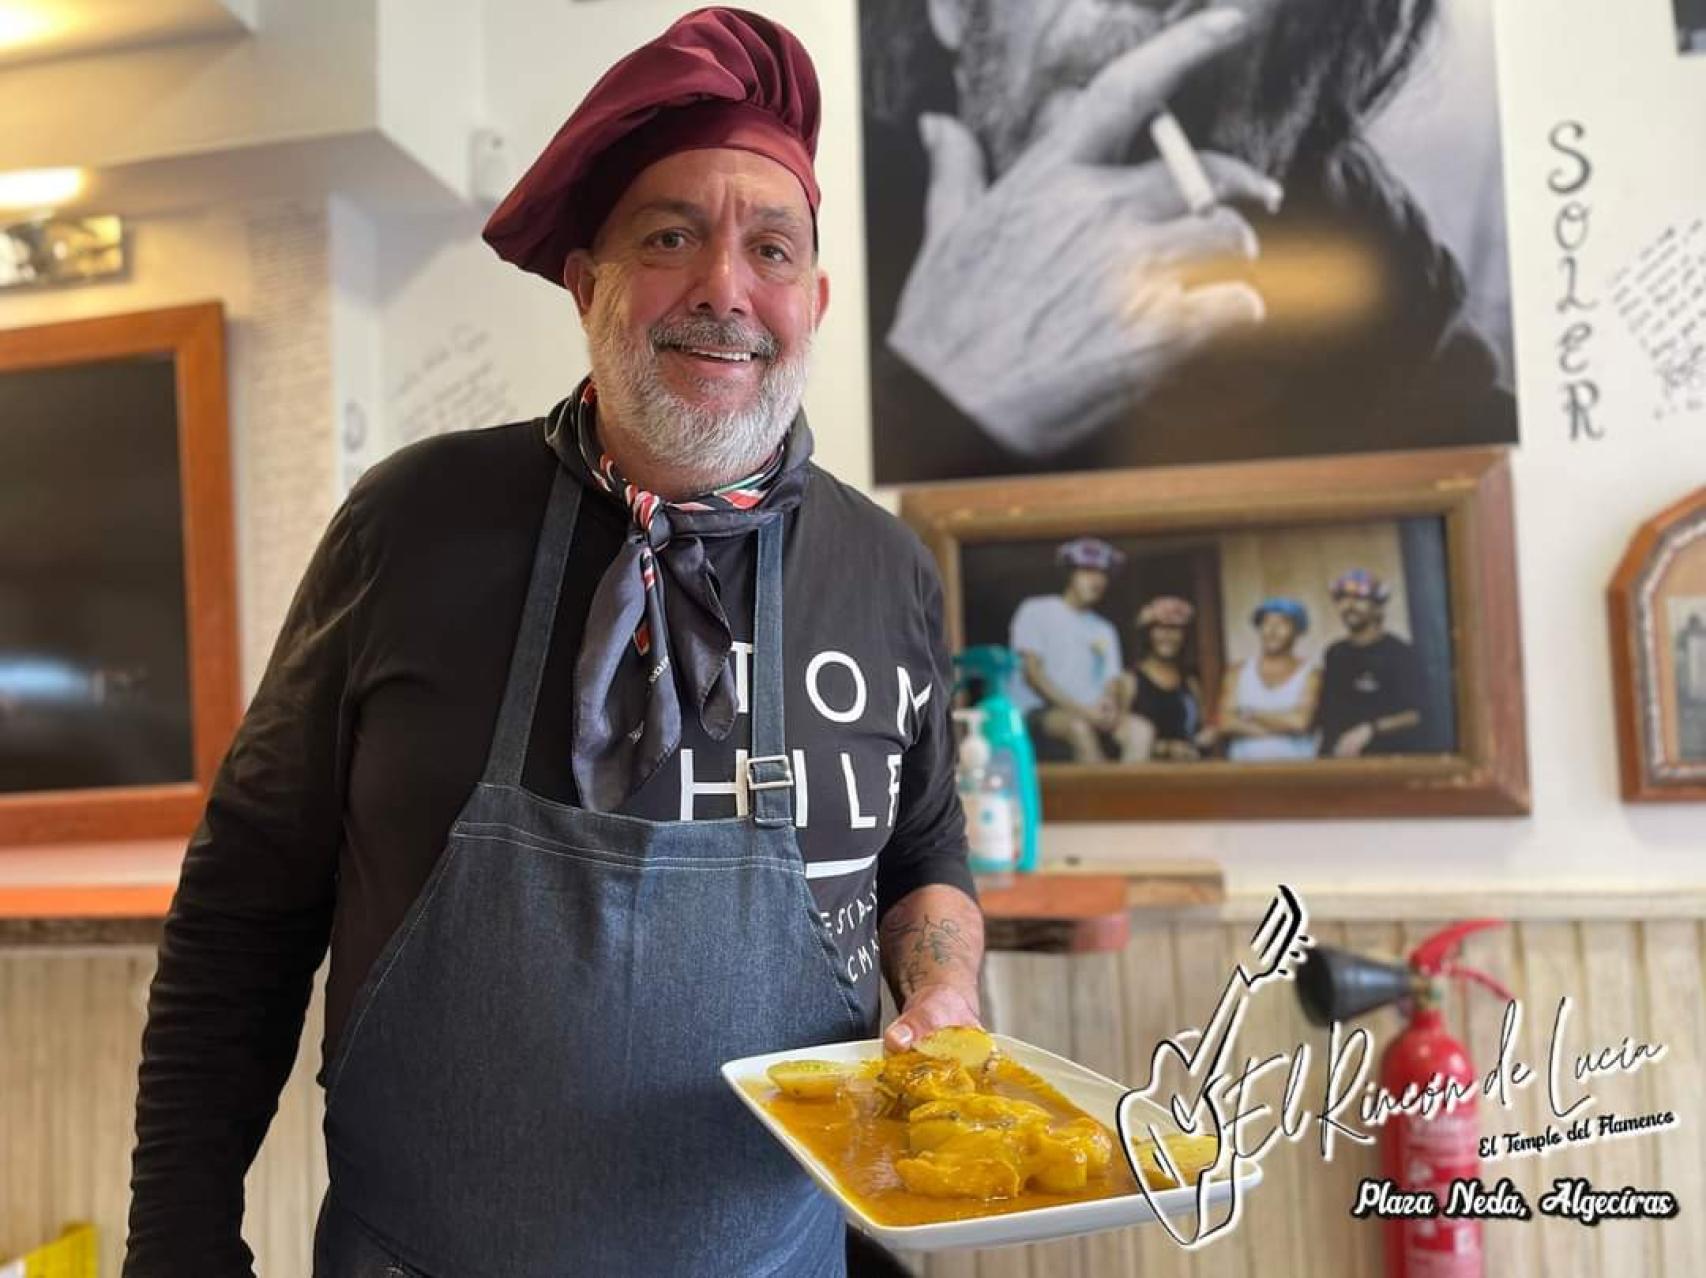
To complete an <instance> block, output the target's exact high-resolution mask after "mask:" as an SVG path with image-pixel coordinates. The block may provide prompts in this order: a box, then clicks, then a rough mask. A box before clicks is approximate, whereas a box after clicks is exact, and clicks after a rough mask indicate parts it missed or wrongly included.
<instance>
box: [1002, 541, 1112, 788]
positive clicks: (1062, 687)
mask: <svg viewBox="0 0 1706 1278" xmlns="http://www.w3.org/2000/svg"><path fill="white" fill-rule="evenodd" d="M1054 561H1055V563H1056V564H1057V565H1059V566H1060V567H1062V568H1065V569H1066V584H1065V585H1064V586H1063V587H1062V589H1061V591H1060V593H1059V594H1057V595H1034V596H1032V597H1031V598H1029V599H1026V600H1025V601H1024V602H1022V603H1021V604H1020V605H1019V606H1018V607H1017V608H1015V609H1014V610H1013V620H1012V622H1011V624H1010V626H1009V628H1008V631H1009V633H1008V645H1009V646H1010V647H1011V648H1012V649H1013V651H1014V652H1015V653H1017V654H1018V657H1019V663H1020V672H1021V673H1022V674H1023V676H1024V677H1023V678H1022V679H1021V680H1019V681H1018V685H1017V686H1016V687H1015V688H1014V690H1013V701H1014V704H1016V705H1017V706H1018V707H1019V709H1020V710H1021V711H1023V712H1024V715H1025V726H1026V728H1027V729H1028V730H1029V731H1030V734H1031V740H1032V741H1033V742H1034V743H1035V745H1036V747H1037V757H1038V758H1041V759H1056V760H1058V759H1063V758H1064V759H1070V760H1071V761H1072V762H1074V763H1106V762H1107V761H1108V759H1109V758H1110V757H1111V756H1112V755H1113V754H1114V753H1115V752H1117V750H1118V745H1117V743H1116V742H1115V741H1114V739H1113V736H1112V734H1113V732H1114V731H1115V729H1117V728H1118V727H1119V723H1120V716H1119V710H1118V707H1117V705H1116V704H1115V702H1116V698H1115V696H1114V687H1113V684H1114V681H1115V680H1117V679H1118V677H1119V674H1120V634H1119V631H1118V630H1116V629H1115V628H1114V625H1113V623H1112V622H1111V621H1109V620H1108V619H1107V618H1106V617H1103V616H1101V615H1100V614H1098V613H1097V612H1096V605H1097V604H1098V603H1100V602H1101V601H1102V597H1103V596H1104V595H1106V594H1107V593H1108V577H1109V575H1110V574H1111V573H1113V572H1114V571H1116V570H1117V569H1118V568H1119V566H1120V565H1121V564H1123V563H1124V562H1125V555H1124V554H1123V553H1121V552H1120V551H1119V550H1118V549H1116V548H1115V547H1113V546H1110V545H1109V544H1108V543H1107V542H1105V541H1098V540H1097V539H1096V538H1094V537H1079V538H1077V539H1076V540H1074V541H1069V542H1067V543H1066V544H1065V545H1063V546H1061V547H1059V548H1058V549H1057V550H1056V551H1055V554H1054Z"/></svg>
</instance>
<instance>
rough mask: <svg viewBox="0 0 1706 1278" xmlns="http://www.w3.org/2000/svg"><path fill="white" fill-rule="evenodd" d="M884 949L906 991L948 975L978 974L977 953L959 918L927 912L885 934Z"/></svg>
mask: <svg viewBox="0 0 1706 1278" xmlns="http://www.w3.org/2000/svg"><path fill="white" fill-rule="evenodd" d="M883 951H884V953H885V954H887V955H889V956H890V957H891V958H892V959H893V962H894V965H895V966H894V972H895V976H896V978H897V979H898V981H899V984H900V988H901V992H902V993H905V994H909V993H911V992H912V991H913V990H915V989H917V988H918V987H919V986H921V985H929V984H932V983H934V982H937V981H940V980H943V979H944V978H948V977H953V976H959V977H965V976H967V975H969V976H970V977H971V978H972V979H973V980H975V979H976V977H977V954H976V952H975V950H974V949H973V947H972V945H971V942H970V941H969V940H968V939H967V937H966V935H965V929H964V928H963V927H962V926H961V925H960V923H959V922H958V920H956V919H951V918H937V919H933V918H931V917H930V916H929V915H928V914H925V915H923V916H922V917H921V918H919V919H917V920H915V921H912V922H907V923H903V924H899V925H897V926H895V927H893V928H891V929H889V930H888V935H887V936H885V937H884V938H883Z"/></svg>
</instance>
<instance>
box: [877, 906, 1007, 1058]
mask: <svg viewBox="0 0 1706 1278" xmlns="http://www.w3.org/2000/svg"><path fill="white" fill-rule="evenodd" d="M877 931H878V938H879V944H880V946H881V950H882V958H883V971H884V973H885V974H886V975H887V977H888V981H889V989H890V991H891V992H892V993H893V994H894V1000H895V1003H896V1004H897V1005H898V1006H899V1007H900V1015H899V1016H898V1017H896V1018H895V1021H894V1023H893V1024H892V1025H890V1026H889V1028H888V1032H887V1033H886V1034H885V1035H884V1036H883V1041H884V1043H885V1045H886V1046H887V1047H888V1049H889V1050H890V1051H896V1052H899V1051H905V1050H906V1049H907V1048H908V1047H910V1046H911V1045H912V1044H913V1043H915V1042H917V1041H918V1040H919V1039H920V1038H923V1037H924V1036H925V1035H926V1034H929V1033H932V1032H933V1031H935V1030H938V1029H943V1028H945V1027H946V1026H949V1025H979V1024H981V1023H982V1021H981V1019H980V1012H979V1010H978V996H977V973H978V968H979V966H980V965H981V964H982V962H983V912H982V911H981V910H979V909H978V907H977V902H976V901H974V900H972V899H971V898H970V897H969V896H967V895H966V894H965V893H964V892H962V891H960V890H959V889H958V888H955V887H948V886H947V885H946V884H940V883H935V884H930V885H929V886H926V887H921V888H918V889H917V890H916V891H913V892H909V893H907V894H906V896H904V897H902V898H901V899H900V900H899V901H897V902H896V903H895V904H894V905H892V906H890V907H889V911H888V913H887V914H885V915H884V916H883V920H882V923H881V924H880V925H879V926H878V929H877Z"/></svg>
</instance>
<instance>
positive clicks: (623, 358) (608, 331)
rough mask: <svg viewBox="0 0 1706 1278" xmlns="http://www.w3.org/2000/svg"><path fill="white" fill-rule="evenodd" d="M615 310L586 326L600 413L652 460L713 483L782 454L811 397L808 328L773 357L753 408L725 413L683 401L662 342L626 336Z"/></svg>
mask: <svg viewBox="0 0 1706 1278" xmlns="http://www.w3.org/2000/svg"><path fill="white" fill-rule="evenodd" d="M613 309H614V308H610V307H594V309H593V312H592V314H591V316H590V317H589V319H588V323H587V349H588V353H589V355H590V356H591V359H592V376H593V383H594V385H596V386H597V387H598V399H599V405H600V409H601V412H600V416H601V417H602V418H603V419H604V420H606V421H608V420H611V419H614V420H616V421H619V422H621V423H622V426H623V428H624V430H625V433H626V435H627V437H628V439H629V440H630V442H632V443H633V444H634V446H635V447H637V448H638V449H639V450H640V451H641V452H643V453H644V454H645V455H646V458H647V460H648V461H649V462H650V463H651V464H652V465H654V466H658V467H663V468H667V469H669V470H671V471H675V472H679V473H684V474H688V475H693V476H700V477H702V478H703V484H704V487H705V488H713V487H715V486H716V485H718V484H722V483H727V482H729V481H731V480H734V479H738V478H740V477H741V476H743V475H746V474H749V473H750V472H752V471H754V470H756V469H758V467H759V466H761V465H762V464H763V463H764V461H765V460H766V459H767V458H768V457H769V456H770V454H771V453H773V452H775V451H776V446H777V445H778V444H779V443H780V442H781V441H782V438H783V436H785V435H786V434H787V433H788V428H789V426H791V425H792V424H793V421H794V418H795V416H796V415H797V414H798V413H799V411H800V402H801V400H802V399H803V398H804V396H805V389H806V372H807V369H808V367H809V365H810V362H811V349H812V338H811V334H810V333H809V332H808V333H807V334H805V335H804V336H802V337H801V339H800V341H799V343H798V345H797V346H796V348H795V350H794V352H793V353H792V354H791V355H789V356H787V357H784V358H781V359H777V360H774V361H771V362H770V366H769V368H768V369H766V370H765V373H764V375H763V377H762V378H761V379H760V381H759V384H758V393H757V395H756V396H755V397H754V398H753V400H752V402H751V403H750V404H749V405H748V406H747V407H745V408H743V409H738V410H736V411H734V412H726V411H720V410H715V409H710V408H706V407H704V406H703V405H700V404H695V403H693V402H691V401H688V400H685V399H682V398H681V397H680V396H678V395H677V394H676V393H675V392H674V391H672V390H671V389H670V388H669V387H668V386H667V385H665V384H664V381H663V376H662V373H661V371H660V370H659V368H658V345H657V342H656V341H655V340H652V339H648V340H646V341H644V342H640V343H634V342H630V341H628V340H627V338H626V336H625V335H624V334H623V332H622V331H621V328H620V326H619V325H618V324H617V323H616V321H615V319H614V317H613V315H612V313H611V312H612V310H613Z"/></svg>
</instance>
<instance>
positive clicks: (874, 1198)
mask: <svg viewBox="0 0 1706 1278" xmlns="http://www.w3.org/2000/svg"><path fill="white" fill-rule="evenodd" d="M722 1074H723V1078H724V1080H725V1081H726V1082H727V1083H728V1084H729V1086H730V1087H731V1088H733V1089H734V1092H735V1095H736V1096H738V1097H739V1098H740V1100H741V1101H742V1103H744V1104H745V1105H746V1107H747V1108H748V1109H749V1110H750V1111H751V1112H752V1114H753V1116H754V1117H755V1118H757V1120H758V1121H759V1122H761V1123H763V1124H764V1126H765V1127H766V1128H767V1129H768V1130H769V1132H770V1134H771V1135H772V1136H774V1137H775V1139H776V1140H777V1141H778V1142H780V1143H781V1145H782V1146H783V1148H785V1149H786V1150H787V1151H788V1152H789V1153H790V1154H791V1155H793V1157H794V1158H795V1159H796V1160H797V1161H798V1162H799V1163H800V1165H801V1166H802V1167H803V1168H805V1170H806V1171H807V1172H808V1173H809V1174H810V1175H811V1176H812V1178H813V1179H814V1180H816V1181H817V1183H818V1184H819V1185H821V1186H822V1187H823V1188H824V1190H825V1191H827V1192H828V1193H829V1194H830V1195H831V1196H833V1197H834V1198H835V1199H836V1200H837V1201H838V1202H839V1203H840V1204H841V1207H842V1210H843V1211H844V1212H845V1213H846V1216H847V1219H848V1221H849V1222H850V1223H851V1224H853V1225H854V1226H855V1227H856V1228H858V1229H860V1230H862V1231H863V1232H865V1233H866V1234H869V1235H870V1236H871V1237H873V1238H875V1239H877V1240H878V1241H879V1242H882V1243H883V1244H885V1245H886V1246H890V1247H898V1248H902V1249H906V1250H912V1251H940V1250H946V1249H951V1248H960V1247H998V1246H1005V1245H1010V1244H1016V1243H1029V1242H1041V1241H1045V1240H1048V1239H1055V1238H1070V1237H1074V1236H1077V1235H1080V1234H1089V1233H1096V1232H1099V1231H1101V1230H1105V1229H1122V1228H1127V1227H1130V1226H1133V1225H1144V1224H1153V1223H1155V1221H1156V1220H1157V1212H1160V1213H1162V1214H1165V1215H1168V1216H1185V1217H1193V1216H1194V1215H1195V1214H1196V1213H1197V1212H1198V1211H1199V1209H1200V1210H1201V1211H1203V1212H1204V1213H1205V1219H1207V1220H1210V1221H1218V1220H1220V1219H1223V1218H1224V1216H1225V1214H1226V1210H1227V1207H1226V1203H1227V1199H1228V1198H1229V1197H1230V1195H1231V1193H1232V1188H1233V1186H1232V1182H1231V1181H1230V1180H1228V1179H1215V1178H1213V1177H1212V1176H1211V1178H1210V1179H1209V1180H1208V1181H1207V1183H1206V1184H1205V1185H1204V1186H1203V1188H1204V1190H1205V1196H1204V1198H1203V1201H1202V1204H1201V1207H1200V1208H1199V1202H1198V1186H1197V1173H1198V1171H1199V1170H1200V1169H1202V1168H1205V1167H1209V1166H1211V1165H1212V1164H1213V1162H1214V1158H1215V1154H1216V1153H1217V1152H1218V1151H1217V1149H1216V1147H1215V1145H1214V1140H1213V1137H1212V1136H1208V1135H1198V1136H1188V1135H1185V1134H1182V1133H1176V1132H1175V1129H1174V1127H1173V1124H1172V1122H1171V1120H1170V1119H1169V1117H1168V1116H1167V1114H1166V1113H1165V1111H1164V1110H1162V1109H1161V1108H1160V1107H1158V1106H1150V1107H1149V1108H1150V1109H1152V1110H1153V1113H1154V1117H1155V1120H1156V1124H1155V1125H1156V1127H1157V1129H1159V1130H1161V1131H1166V1132H1170V1133H1174V1134H1172V1135H1168V1136H1165V1137H1163V1144H1164V1146H1165V1149H1164V1151H1163V1152H1162V1154H1161V1156H1160V1157H1159V1158H1158V1157H1157V1152H1156V1147H1155V1145H1154V1144H1153V1142H1149V1141H1141V1142H1140V1143H1138V1144H1136V1145H1134V1146H1133V1157H1132V1158H1130V1159H1128V1158H1127V1157H1126V1156H1125V1154H1124V1151H1122V1150H1121V1149H1120V1147H1119V1136H1118V1128H1117V1126H1116V1123H1115V1112H1116V1110H1117V1109H1118V1107H1119V1104H1120V1099H1121V1097H1122V1096H1124V1095H1125V1094H1126V1092H1127V1090H1128V1089H1127V1088H1125V1087H1123V1086H1121V1085H1120V1084H1119V1083H1116V1082H1114V1081H1113V1080H1112V1079H1110V1078H1105V1077H1103V1076H1102V1075H1101V1074H1098V1073H1096V1072H1095V1071H1094V1070H1091V1069H1088V1068H1087V1067H1085V1066H1083V1065H1080V1064H1078V1063H1077V1062H1075V1061H1070V1060H1067V1059H1066V1058H1065V1057H1062V1056H1057V1055H1055V1054H1054V1053H1053V1052H1050V1051H1046V1050H1045V1049H1043V1048H1040V1047H1037V1046H1035V1045H1034V1044H1031V1043H1026V1042H1024V1041H1022V1040H1020V1039H1016V1038H1010V1037H1008V1036H1007V1035H1004V1034H986V1033H984V1032H983V1031H981V1030H970V1029H955V1030H948V1031H942V1032H940V1033H938V1034H936V1035H931V1036H930V1037H929V1038H927V1039H926V1040H924V1042H923V1043H920V1044H919V1045H918V1048H917V1049H915V1050H913V1051H909V1052H903V1053H898V1054H892V1053H891V1054H885V1052H884V1050H883V1043H882V1040H881V1039H867V1040H864V1041H860V1042H851V1043H833V1044H825V1045H823V1046H821V1047H812V1048H804V1049H798V1048H797V1049H794V1050H791V1051H785V1052H771V1053H768V1054H765V1055H761V1056H749V1057H746V1058H743V1059H741V1060H735V1061H729V1062H727V1063H726V1064H725V1065H724V1066H723V1067H722ZM1133 1104H1136V1105H1139V1106H1144V1105H1147V1104H1148V1103H1147V1102H1145V1101H1142V1100H1141V1099H1139V1098H1134V1099H1133V1101H1128V1102H1127V1105H1128V1109H1127V1122H1128V1124H1131V1125H1132V1126H1134V1127H1135V1126H1138V1125H1139V1123H1135V1122H1133V1120H1134V1119H1140V1114H1139V1113H1137V1112H1134V1111H1133V1110H1132V1108H1131V1106H1132V1105H1133ZM1134 1163H1135V1164H1136V1166H1137V1168H1138V1169H1139V1170H1140V1171H1141V1172H1142V1173H1143V1175H1144V1177H1145V1180H1146V1181H1147V1183H1148V1185H1149V1188H1150V1191H1151V1192H1150V1194H1149V1195H1148V1196H1146V1195H1145V1194H1144V1193H1143V1192H1142V1191H1141V1190H1140V1189H1139V1188H1138V1185H1137V1180H1136V1177H1135V1176H1134V1174H1133V1164H1134ZM1260 1181H1261V1170H1260V1168H1258V1167H1256V1166H1254V1165H1251V1164H1243V1165H1242V1166H1241V1167H1240V1169H1239V1175H1238V1188H1239V1191H1240V1192H1241V1193H1242V1192H1245V1191H1247V1190H1249V1189H1250V1188H1253V1187H1254V1186H1255V1185H1257V1184H1258V1183H1260ZM1152 1203H1153V1205H1152ZM1180 1232H1181V1233H1182V1234H1183V1235H1184V1236H1186V1237H1189V1236H1191V1235H1193V1234H1194V1233H1195V1232H1196V1222H1195V1220H1194V1219H1187V1220H1186V1221H1185V1222H1184V1223H1183V1225H1182V1226H1181V1227H1180Z"/></svg>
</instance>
